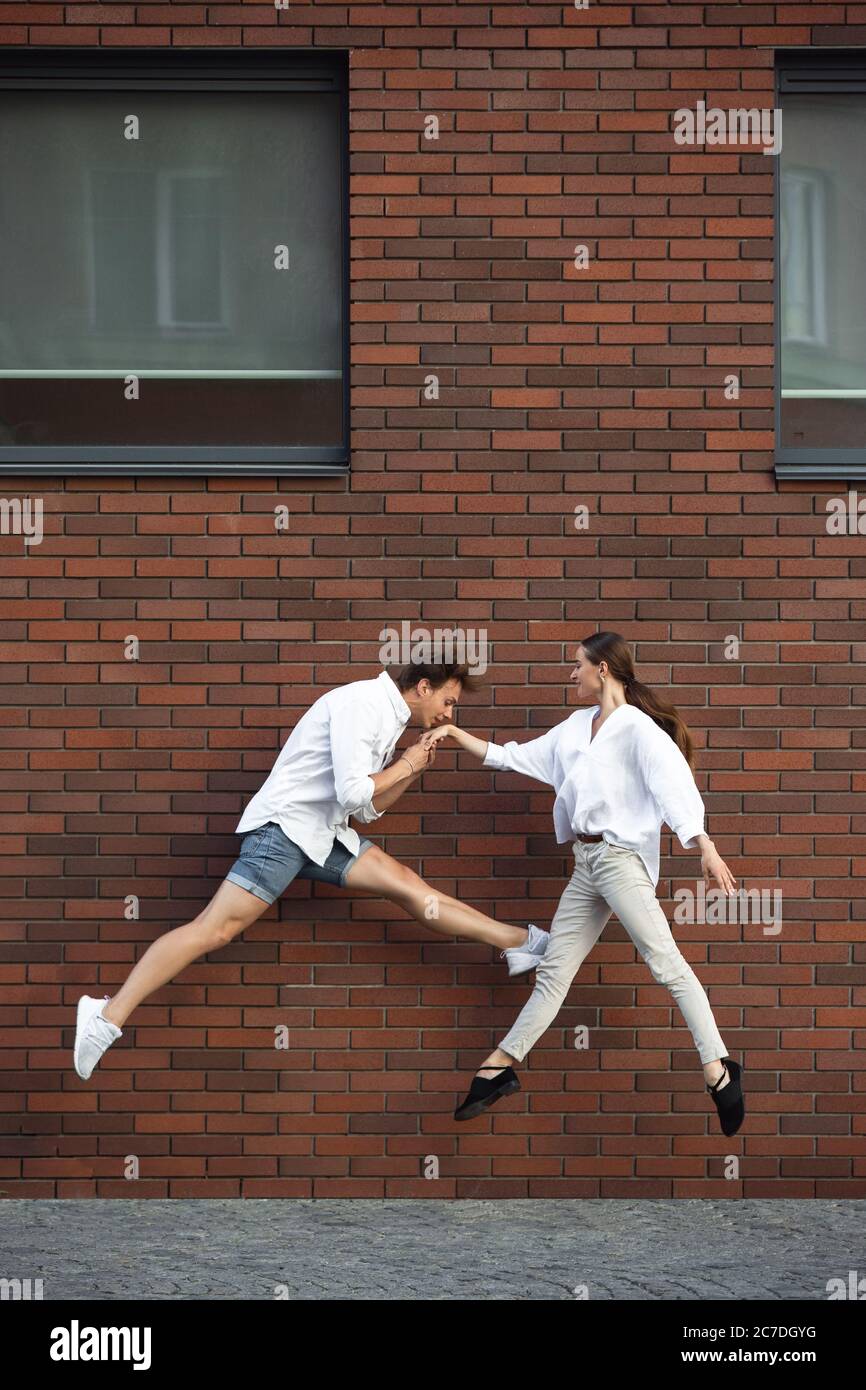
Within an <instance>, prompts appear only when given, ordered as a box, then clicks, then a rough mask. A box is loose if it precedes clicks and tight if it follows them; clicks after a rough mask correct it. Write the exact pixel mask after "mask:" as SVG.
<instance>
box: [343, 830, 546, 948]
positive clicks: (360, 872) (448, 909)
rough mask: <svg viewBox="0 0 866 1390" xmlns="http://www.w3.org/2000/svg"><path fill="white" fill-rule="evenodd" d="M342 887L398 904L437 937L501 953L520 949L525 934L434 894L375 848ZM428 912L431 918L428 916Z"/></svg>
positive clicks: (397, 861) (405, 869) (367, 853)
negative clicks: (461, 940)
mask: <svg viewBox="0 0 866 1390" xmlns="http://www.w3.org/2000/svg"><path fill="white" fill-rule="evenodd" d="M346 887H347V888H349V889H351V890H352V892H356V893H357V892H361V893H374V894H375V895H376V897H377V898H387V900H388V901H389V902H392V903H398V904H399V906H400V907H403V908H405V909H406V911H407V912H408V913H409V914H410V916H412V917H414V918H415V920H416V921H418V922H420V923H421V924H422V926H425V927H429V928H430V930H431V931H434V932H438V933H439V935H440V936H465V937H468V938H469V940H470V941H485V942H486V943H487V945H488V946H498V947H499V949H500V950H501V951H505V950H507V949H508V948H509V947H510V946H522V945H523V944H524V942H525V941H526V939H527V936H528V935H529V933H528V932H527V930H526V928H525V927H509V926H507V925H506V924H505V923H503V922H496V921H494V919H493V918H492V917H485V916H484V913H483V912H476V910H475V908H474V907H467V906H466V904H465V903H461V902H458V900H457V899H456V898H450V897H448V896H447V894H445V893H440V892H438V891H437V890H436V889H435V888H431V887H430V884H429V883H425V882H424V880H423V878H419V877H418V875H417V874H416V873H415V872H414V870H412V869H409V868H407V867H406V865H405V864H401V863H400V861H399V859H394V858H393V857H392V856H391V855H390V854H386V853H385V851H384V850H381V849H379V847H378V845H371V847H370V848H369V849H368V850H366V851H365V852H364V854H362V855H361V857H360V858H359V859H358V860H357V861H356V863H354V864H353V865H352V867H351V869H350V870H349V872H348V874H347V875H346ZM431 908H432V909H433V910H434V911H435V914H436V915H435V916H433V915H431Z"/></svg>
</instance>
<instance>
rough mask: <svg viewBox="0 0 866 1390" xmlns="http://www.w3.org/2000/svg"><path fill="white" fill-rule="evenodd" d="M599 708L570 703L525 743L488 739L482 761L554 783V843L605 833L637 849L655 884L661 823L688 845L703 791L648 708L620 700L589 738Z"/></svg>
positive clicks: (698, 821)
mask: <svg viewBox="0 0 866 1390" xmlns="http://www.w3.org/2000/svg"><path fill="white" fill-rule="evenodd" d="M597 710H598V706H597V705H594V706H593V707H592V708H591V709H578V710H575V712H574V714H572V715H570V716H569V718H568V719H564V720H563V721H562V723H561V724H556V725H555V726H554V728H552V729H549V730H548V732H547V733H546V734H542V735H541V737H540V738H533V739H530V740H529V742H528V743H506V744H502V745H499V744H496V743H490V744H488V747H487V753H486V755H485V758H484V764H483V765H484V767H490V768H504V769H507V770H508V771H511V772H523V773H525V774H526V775H527V777H534V778H535V779H536V780H537V781H539V782H546V783H547V784H548V785H549V786H551V787H553V789H554V791H555V792H556V801H555V802H554V805H553V825H554V829H555V831H556V839H557V842H558V843H559V844H561V845H562V844H565V843H566V842H567V841H569V840H574V839H575V838H576V837H577V836H578V835H603V836H604V838H605V840H609V841H610V843H611V844H614V845H622V846H623V847H624V848H626V849H633V850H637V853H638V854H639V855H640V857H641V859H642V860H643V862H644V864H645V865H646V870H647V873H648V874H649V876H650V878H651V880H652V882H653V883H654V884H656V883H658V878H659V835H660V831H661V826H662V822H663V821H664V822H666V823H667V824H668V825H669V826H670V827H671V829H672V830H673V832H674V834H675V835H676V836H677V838H678V839H679V842H680V844H681V845H682V846H683V848H684V849H691V848H692V847H693V845H694V842H695V837H696V836H697V835H702V834H703V833H704V816H705V814H706V813H705V810H704V803H703V800H702V799H701V794H700V792H699V791H698V789H697V787H696V786H695V780H694V778H693V776H692V772H691V768H690V767H689V765H688V763H687V762H686V760H685V758H684V757H683V755H682V753H681V752H680V750H679V748H678V747H677V745H676V744H675V743H674V741H673V739H672V738H671V737H670V735H669V734H666V733H665V731H664V729H661V728H660V727H659V725H658V724H656V723H655V721H654V720H652V719H650V717H649V715H648V714H644V712H643V710H639V709H636V708H635V706H634V705H618V706H617V708H616V709H614V710H613V711H612V712H611V713H610V714H609V715H608V717H607V719H605V721H604V723H603V724H602V725H601V727H600V729H599V730H598V733H597V734H596V735H595V738H593V739H590V733H591V728H592V721H593V718H594V716H595V714H596V712H597Z"/></svg>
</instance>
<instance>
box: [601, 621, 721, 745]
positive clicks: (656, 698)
mask: <svg viewBox="0 0 866 1390" xmlns="http://www.w3.org/2000/svg"><path fill="white" fill-rule="evenodd" d="M580 645H581V646H582V647H583V650H584V651H585V652H586V654H587V656H588V657H589V660H590V661H591V662H592V664H593V666H598V664H599V663H600V662H602V661H606V662H607V666H608V670H609V671H610V674H611V675H612V676H613V677H614V678H615V680H618V681H622V684H623V686H624V688H625V698H626V701H627V703H628V704H630V705H634V706H635V708H636V709H639V710H643V712H644V714H648V715H649V717H650V719H652V720H653V721H654V722H655V723H656V724H658V726H659V728H660V729H664V731H665V733H666V734H669V735H670V737H671V738H672V739H673V741H674V743H675V744H676V745H677V748H679V750H680V752H681V753H682V755H683V757H684V758H685V759H686V761H687V763H688V765H689V767H690V768H691V769H692V771H693V772H694V767H695V764H694V744H693V743H692V736H691V734H690V733H689V731H688V728H687V727H686V723H685V721H684V719H683V718H682V716H681V715H680V714H679V713H678V712H677V710H676V709H674V706H673V705H672V704H671V703H670V701H669V700H663V699H662V697H661V696H660V695H657V694H656V692H655V691H654V690H652V689H651V688H650V687H649V686H648V685H644V683H643V681H639V680H638V678H637V676H636V675H635V672H634V661H633V659H632V654H631V651H630V650H629V647H628V644H627V643H626V641H625V638H624V637H620V635H619V633H618V632H594V633H593V634H592V636H591V637H584V638H582V639H581V643H580Z"/></svg>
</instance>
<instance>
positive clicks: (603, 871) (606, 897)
mask: <svg viewBox="0 0 866 1390" xmlns="http://www.w3.org/2000/svg"><path fill="white" fill-rule="evenodd" d="M573 848H574V860H575V864H574V873H573V874H572V876H571V878H570V880H569V882H568V884H567V885H566V889H565V892H564V893H563V895H562V897H561V898H560V900H559V907H558V908H557V910H556V913H555V915H554V918H553V922H552V923H551V927H550V941H549V942H548V945H547V951H546V953H545V954H544V956H543V957H542V959H541V962H540V963H539V965H538V967H537V969H536V972H535V988H534V989H533V991H532V994H531V995H530V996H529V998H528V1000H527V1001H526V1003H525V1004H524V1006H523V1009H522V1010H521V1012H520V1014H519V1016H518V1018H517V1020H516V1022H515V1024H514V1026H513V1028H512V1029H511V1030H510V1032H509V1033H508V1034H507V1036H506V1037H504V1038H503V1039H502V1042H501V1043H500V1044H499V1046H500V1047H501V1049H502V1051H503V1052H507V1053H508V1054H509V1056H511V1057H514V1058H515V1059H516V1060H517V1061H518V1062H519V1061H522V1060H523V1058H524V1057H525V1056H526V1054H527V1052H528V1051H529V1049H530V1048H531V1047H532V1046H534V1044H535V1043H536V1042H537V1041H538V1039H539V1038H540V1037H541V1035H542V1033H543V1032H544V1031H545V1029H546V1028H548V1027H549V1026H550V1024H551V1023H552V1022H553V1020H554V1018H555V1017H556V1015H557V1014H558V1013H559V1010H560V1008H561V1006H562V1003H563V1000H564V999H565V996H566V994H567V993H568V990H569V986H570V985H571V982H572V980H573V979H574V977H575V975H576V974H577V971H578V970H579V969H580V966H581V965H582V964H583V962H584V961H585V960H586V957H587V956H588V955H589V953H590V951H591V950H592V948H593V946H594V945H595V943H596V941H597V940H598V938H599V937H600V936H601V933H602V930H603V928H604V925H605V923H606V922H607V920H608V918H609V917H610V915H611V912H615V913H616V915H617V917H618V918H619V920H620V921H621V922H622V925H623V926H624V927H625V929H626V931H627V932H628V934H629V936H630V937H631V939H632V941H633V942H634V944H635V946H636V947H637V949H638V951H639V952H640V954H641V955H642V956H643V958H644V960H645V961H646V963H647V965H648V966H649V968H650V971H651V972H652V977H653V979H654V980H655V981H656V982H657V983H658V984H661V985H667V987H668V989H669V990H670V992H671V994H672V996H673V998H674V999H675V1000H676V1002H677V1004H678V1006H679V1009H680V1012H681V1013H682V1016H683V1018H684V1019H685V1022H686V1024H687V1025H688V1028H689V1029H690V1031H691V1034H692V1038H693V1039H694V1044H695V1047H696V1048H697V1050H698V1056H699V1057H700V1059H701V1062H702V1063H706V1062H712V1061H715V1060H716V1058H718V1057H725V1056H727V1052H726V1050H725V1044H724V1042H723V1041H722V1037H721V1034H720V1033H719V1030H718V1028H717V1027H716V1020H715V1019H714V1018H713V1012H712V1009H711V1008H710V1002H709V1000H708V999H707V996H706V993H705V992H704V988H703V986H702V984H701V982H700V980H699V979H698V977H697V975H696V974H695V973H694V971H693V970H692V968H691V966H690V965H689V963H688V961H687V960H686V959H685V957H684V956H683V954H682V952H681V951H680V949H679V947H678V946H677V944H676V942H675V941H674V938H673V935H672V933H671V929H670V927H669V925H668V920H667V918H666V917H665V914H664V912H663V911H662V909H661V907H660V906H659V902H658V899H657V898H656V895H655V888H654V887H653V884H652V882H651V880H650V876H649V874H648V873H647V871H646V867H645V865H644V862H643V860H642V859H641V857H640V855H639V854H637V852H636V851H635V850H631V849H623V848H621V847H620V846H618V845H610V844H608V843H607V841H606V840H602V841H600V842H599V843H597V844H590V845H585V844H582V843H581V842H580V840H575V841H574V846H573Z"/></svg>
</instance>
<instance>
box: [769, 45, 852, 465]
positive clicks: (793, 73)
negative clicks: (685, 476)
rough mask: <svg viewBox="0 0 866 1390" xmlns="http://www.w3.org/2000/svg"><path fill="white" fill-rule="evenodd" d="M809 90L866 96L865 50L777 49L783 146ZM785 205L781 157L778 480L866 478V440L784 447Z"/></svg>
mask: <svg viewBox="0 0 866 1390" xmlns="http://www.w3.org/2000/svg"><path fill="white" fill-rule="evenodd" d="M808 92H831V93H832V92H862V93H866V48H859V49H856V48H855V49H851V48H849V49H832V48H829V49H828V48H798V49H787V50H785V49H777V50H776V59H775V104H776V107H777V109H778V108H781V110H782V112H783V119H782V148H783V149H784V141H785V125H784V105H783V98H784V96H785V95H786V94H788V95H793V94H794V93H798V94H801V95H802V94H805V93H808ZM781 201H782V166H781V156H777V162H776V169H775V179H774V187H773V232H774V235H773V269H774V276H773V279H774V296H773V309H774V316H775V330H774V335H773V339H774V371H773V405H774V409H773V421H774V428H775V445H776V447H775V453H774V465H775V473H776V477H777V478H800V479H803V480H806V481H809V480H811V481H818V480H821V481H824V482H827V481H837V480H838V481H847V480H852V481H853V480H856V479H863V478H866V442H864V446H863V448H862V449H815V448H801V449H792V448H785V447H783V446H782V445H781V444H780V442H779V441H780V440H781V438H782V286H781V234H780V233H781V225H782V222H781Z"/></svg>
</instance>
